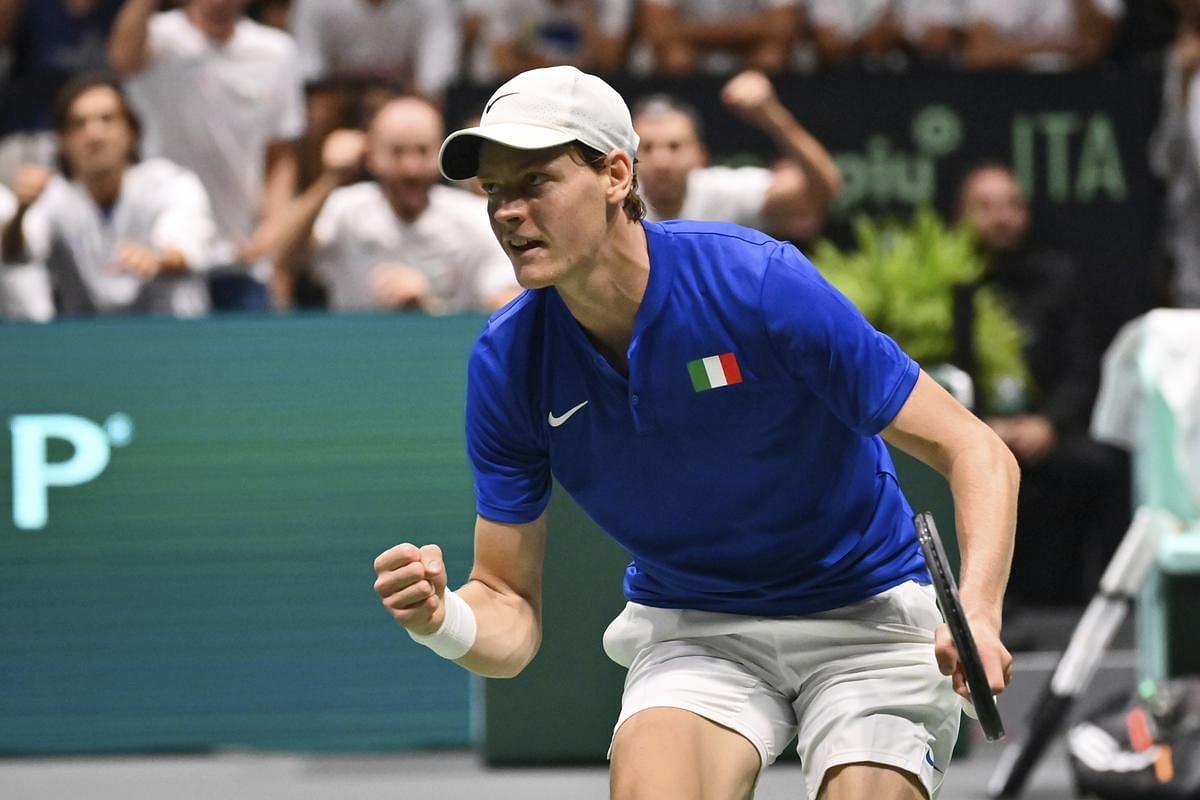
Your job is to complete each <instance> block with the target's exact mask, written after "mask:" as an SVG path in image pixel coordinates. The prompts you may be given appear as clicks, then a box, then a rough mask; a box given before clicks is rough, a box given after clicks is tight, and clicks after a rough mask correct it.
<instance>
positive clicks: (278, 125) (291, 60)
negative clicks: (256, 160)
mask: <svg viewBox="0 0 1200 800" xmlns="http://www.w3.org/2000/svg"><path fill="white" fill-rule="evenodd" d="M280 35H281V36H286V37H287V43H288V47H287V51H286V54H285V55H284V57H283V63H282V64H281V65H280V71H279V86H277V87H276V90H277V92H278V95H277V96H278V98H279V103H280V107H279V115H278V117H277V118H276V121H275V129H274V130H273V131H272V137H271V138H272V140H274V141H292V140H295V139H299V138H300V137H301V136H303V135H304V128H305V125H306V119H305V115H306V110H305V100H304V73H303V68H302V67H301V63H300V55H299V51H298V50H297V49H296V46H295V43H294V42H293V41H292V38H291V37H290V36H287V34H280Z"/></svg>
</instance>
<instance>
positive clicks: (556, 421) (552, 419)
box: [547, 400, 588, 428]
mask: <svg viewBox="0 0 1200 800" xmlns="http://www.w3.org/2000/svg"><path fill="white" fill-rule="evenodd" d="M587 404H588V401H587V400H584V401H583V402H582V403H580V404H579V405H577V406H575V407H574V408H572V409H571V410H569V411H567V413H565V414H563V415H562V416H561V417H556V416H554V412H553V411H551V412H550V416H549V418H548V420H547V421H548V422H549V423H550V427H551V428H557V427H558V426H559V425H562V424H563V423H564V422H566V421H567V420H569V419H570V418H571V415H572V414H574V413H575V412H576V411H578V410H579V409H581V408H583V407H584V406H586V405H587Z"/></svg>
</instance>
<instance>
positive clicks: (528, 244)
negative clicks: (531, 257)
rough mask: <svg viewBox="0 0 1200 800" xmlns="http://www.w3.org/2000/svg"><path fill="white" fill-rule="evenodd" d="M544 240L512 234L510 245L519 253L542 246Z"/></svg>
mask: <svg viewBox="0 0 1200 800" xmlns="http://www.w3.org/2000/svg"><path fill="white" fill-rule="evenodd" d="M543 245H544V242H542V240H541V239H525V238H522V237H520V236H510V237H509V239H508V246H509V247H510V248H511V249H512V250H513V251H514V252H517V253H528V252H529V251H530V250H533V249H534V248H537V247H542V246H543Z"/></svg>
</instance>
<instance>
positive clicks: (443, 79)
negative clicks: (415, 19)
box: [416, 0, 462, 97]
mask: <svg viewBox="0 0 1200 800" xmlns="http://www.w3.org/2000/svg"><path fill="white" fill-rule="evenodd" d="M423 8H424V10H423V13H422V20H423V23H422V24H423V28H422V30H421V36H420V40H419V43H418V45H417V58H416V62H417V63H416V73H417V74H416V80H417V85H418V86H419V87H420V89H421V91H423V92H425V93H426V94H428V95H431V96H433V97H440V96H441V94H442V92H444V91H446V87H447V86H448V85H449V84H450V82H451V81H453V80H454V79H455V77H457V72H458V62H459V53H460V51H461V49H462V35H461V20H460V18H459V10H458V7H457V6H456V5H455V4H454V3H446V2H442V0H427V1H426V2H425V3H424V7H423Z"/></svg>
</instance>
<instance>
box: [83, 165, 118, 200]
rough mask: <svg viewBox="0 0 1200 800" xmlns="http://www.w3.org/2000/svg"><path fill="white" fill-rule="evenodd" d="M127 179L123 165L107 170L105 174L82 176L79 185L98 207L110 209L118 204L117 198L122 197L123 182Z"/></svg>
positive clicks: (94, 173)
mask: <svg viewBox="0 0 1200 800" xmlns="http://www.w3.org/2000/svg"><path fill="white" fill-rule="evenodd" d="M124 179H125V167H124V166H123V165H122V166H120V167H118V168H116V169H111V170H106V171H104V172H93V173H91V174H89V175H80V176H79V183H80V184H82V185H83V188H84V189H86V190H87V193H88V194H89V195H91V198H92V200H94V201H95V203H96V205H98V206H101V207H103V208H109V207H111V206H113V205H115V204H116V202H117V198H118V197H120V195H121V181H122V180H124Z"/></svg>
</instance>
